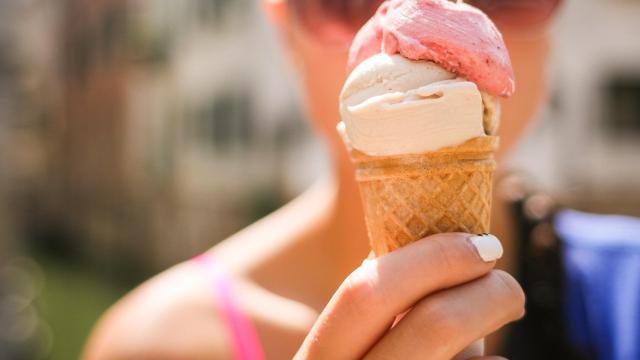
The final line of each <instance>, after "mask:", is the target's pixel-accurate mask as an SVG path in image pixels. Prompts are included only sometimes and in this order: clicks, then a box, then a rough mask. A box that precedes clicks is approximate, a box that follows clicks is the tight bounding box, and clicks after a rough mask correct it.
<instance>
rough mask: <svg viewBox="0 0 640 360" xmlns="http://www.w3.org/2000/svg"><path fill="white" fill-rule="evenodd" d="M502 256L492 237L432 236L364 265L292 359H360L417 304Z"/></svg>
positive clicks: (482, 270) (479, 273)
mask: <svg viewBox="0 0 640 360" xmlns="http://www.w3.org/2000/svg"><path fill="white" fill-rule="evenodd" d="M501 255H502V246H501V245H500V242H499V240H498V239H497V238H496V237H495V236H493V235H481V236H473V235H469V234H464V233H449V234H436V235H432V236H429V237H427V238H425V239H422V240H419V241H416V242H414V243H412V244H410V245H407V246H405V247H403V248H401V249H398V250H396V251H394V252H392V253H389V254H387V255H384V256H382V257H380V258H377V259H372V260H365V261H364V262H363V264H362V265H361V266H360V267H358V268H357V269H356V270H355V271H354V272H353V273H351V275H349V276H348V277H347V279H346V280H345V281H344V282H343V283H342V284H341V285H340V287H339V288H338V290H337V291H336V293H335V294H334V295H333V297H332V298H331V300H330V301H329V303H328V305H327V306H326V307H325V309H324V310H323V312H322V313H321V314H320V317H319V318H318V320H317V321H316V323H315V324H314V326H313V328H312V329H311V332H310V333H309V335H308V336H307V338H306V339H305V342H304V343H303V346H302V347H301V349H300V352H299V353H298V355H297V358H305V359H315V358H321V359H324V358H330V359H353V358H360V357H362V356H363V355H364V354H365V353H366V352H367V351H368V350H369V348H370V347H371V346H372V345H373V344H374V343H375V342H376V340H377V339H378V338H379V337H380V336H382V334H384V332H385V331H386V330H387V329H388V328H389V326H390V324H391V323H392V321H393V319H394V317H395V316H396V315H397V314H399V313H401V312H403V311H405V310H407V309H408V308H409V307H411V306H412V305H413V304H414V303H415V302H417V301H418V300H419V299H421V298H423V297H425V296H427V295H428V294H430V293H433V292H435V291H438V290H441V289H446V288H449V287H453V286H456V285H459V284H462V283H465V282H468V281H471V280H474V279H477V278H479V277H481V276H483V275H485V274H487V273H488V272H489V271H490V270H491V269H492V268H493V267H494V265H495V259H497V258H499V257H500V256H501Z"/></svg>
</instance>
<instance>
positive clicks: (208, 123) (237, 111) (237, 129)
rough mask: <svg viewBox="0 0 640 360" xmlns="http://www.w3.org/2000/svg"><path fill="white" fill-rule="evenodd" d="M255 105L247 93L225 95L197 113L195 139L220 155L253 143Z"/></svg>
mask: <svg viewBox="0 0 640 360" xmlns="http://www.w3.org/2000/svg"><path fill="white" fill-rule="evenodd" d="M251 116H252V114H251V103H250V99H249V95H248V94H247V93H245V92H240V93H238V94H225V95H222V96H220V97H217V98H215V99H213V100H212V101H211V102H210V103H208V104H206V105H204V106H203V107H202V108H201V109H200V110H198V111H197V116H196V119H195V121H196V126H195V131H196V134H194V135H195V137H196V138H198V139H200V140H201V141H203V142H205V143H207V145H210V146H212V147H213V149H215V150H218V151H227V150H229V149H230V148H232V147H234V146H236V145H239V146H241V147H244V146H247V145H248V144H249V143H250V142H251V140H252V131H251V130H252V129H251V125H252V124H251Z"/></svg>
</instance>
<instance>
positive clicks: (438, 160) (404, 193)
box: [351, 136, 498, 256]
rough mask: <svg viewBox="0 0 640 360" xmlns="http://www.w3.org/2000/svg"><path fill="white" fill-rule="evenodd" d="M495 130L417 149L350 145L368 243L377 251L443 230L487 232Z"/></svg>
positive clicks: (493, 165)
mask: <svg viewBox="0 0 640 360" xmlns="http://www.w3.org/2000/svg"><path fill="white" fill-rule="evenodd" d="M497 146H498V138H497V137H495V136H482V137H476V138H473V139H471V140H468V141H467V142H465V143H463V144H461V145H458V146H454V147H448V148H444V149H441V150H438V151H434V152H428V153H422V154H405V155H398V156H368V155H366V154H364V153H362V152H360V151H358V150H355V149H351V159H352V160H353V162H354V163H355V165H356V180H357V181H358V185H359V187H360V194H361V197H362V202H363V205H364V213H365V218H366V223H367V230H368V233H369V241H370V243H371V248H372V249H373V251H374V252H375V254H376V255H378V256H380V255H383V254H386V253H388V252H390V251H393V250H395V249H397V248H399V247H402V246H404V245H407V244H409V243H411V242H413V241H416V240H418V239H421V238H423V237H425V236H428V235H432V234H436V233H443V232H467V233H485V232H489V222H490V217H491V190H492V178H493V172H494V169H495V166H496V162H495V160H494V152H495V150H496V149H497Z"/></svg>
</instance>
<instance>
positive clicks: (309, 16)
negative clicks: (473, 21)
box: [289, 0, 562, 43]
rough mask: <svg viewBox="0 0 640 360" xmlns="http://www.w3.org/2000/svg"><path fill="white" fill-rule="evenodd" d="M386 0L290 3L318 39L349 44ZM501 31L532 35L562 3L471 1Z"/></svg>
mask: <svg viewBox="0 0 640 360" xmlns="http://www.w3.org/2000/svg"><path fill="white" fill-rule="evenodd" d="M383 2H384V1H383V0H289V3H290V8H291V11H292V13H293V15H294V16H295V18H296V19H297V21H299V22H300V23H301V24H302V25H303V26H304V27H305V28H306V29H307V30H309V32H310V33H311V34H313V35H314V36H316V37H318V38H320V39H323V40H328V41H332V42H347V43H348V42H349V41H350V39H351V38H352V37H353V35H354V34H355V33H356V32H357V31H358V29H360V27H361V26H362V25H364V24H365V22H366V21H367V20H368V19H369V18H370V17H371V16H372V15H373V14H374V13H375V11H376V9H377V8H378V7H379V6H380V4H381V3H383ZM465 2H466V3H467V4H469V5H472V6H475V7H477V8H479V9H480V10H482V11H483V12H484V13H486V14H487V16H489V18H491V20H493V21H494V22H495V23H496V25H497V26H498V27H499V28H502V29H508V30H513V31H522V32H528V31H532V30H534V31H535V30H536V29H538V28H541V27H543V26H544V25H545V24H547V23H548V22H549V20H550V19H551V18H552V17H553V15H554V13H555V12H556V10H557V9H558V6H559V5H560V3H561V2H562V0H467V1H465Z"/></svg>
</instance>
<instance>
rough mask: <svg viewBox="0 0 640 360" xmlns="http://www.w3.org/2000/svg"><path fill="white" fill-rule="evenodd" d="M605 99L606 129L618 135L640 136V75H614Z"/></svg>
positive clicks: (604, 119)
mask: <svg viewBox="0 0 640 360" xmlns="http://www.w3.org/2000/svg"><path fill="white" fill-rule="evenodd" d="M604 99H605V106H604V116H603V119H602V122H603V126H604V128H605V130H606V131H607V132H608V133H609V134H610V135H613V136H616V137H622V136H624V137H628V136H640V76H635V77H634V76H630V75H628V74H625V75H622V76H615V77H612V78H611V80H609V82H608V83H607V84H606V86H605V97H604Z"/></svg>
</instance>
